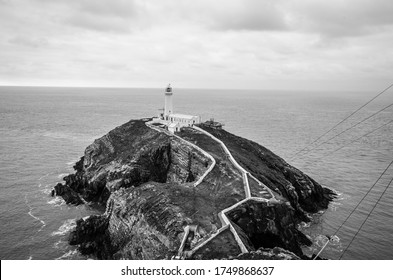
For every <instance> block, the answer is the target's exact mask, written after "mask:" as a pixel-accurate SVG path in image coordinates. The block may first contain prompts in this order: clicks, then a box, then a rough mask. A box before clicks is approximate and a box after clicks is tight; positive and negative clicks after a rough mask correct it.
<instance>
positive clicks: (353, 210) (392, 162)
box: [314, 160, 393, 259]
mask: <svg viewBox="0 0 393 280" xmlns="http://www.w3.org/2000/svg"><path fill="white" fill-rule="evenodd" d="M392 164H393V160H392V161H391V162H390V163H389V165H388V166H387V167H386V168H385V170H384V171H383V172H382V174H381V175H380V176H379V177H378V179H377V180H376V181H375V183H374V184H373V185H372V186H371V188H370V189H369V190H368V191H367V193H366V194H365V195H364V196H363V198H362V199H361V200H360V201H359V203H358V204H357V205H356V206H355V208H353V209H352V211H351V213H350V214H349V215H348V216H347V218H346V219H345V221H344V222H342V223H341V225H340V226H339V227H338V229H337V230H336V231H335V232H334V234H333V235H332V236H335V235H336V234H337V233H338V232H339V231H340V229H341V228H342V226H343V225H344V224H345V223H346V222H347V221H348V219H349V218H350V217H351V216H352V214H353V213H354V212H355V210H356V209H357V208H358V207H359V205H360V204H361V203H362V202H363V200H364V199H365V198H366V197H367V195H368V194H369V193H370V192H371V190H372V189H373V188H374V187H375V185H376V184H377V183H378V181H379V180H380V179H381V178H382V176H383V175H384V174H385V173H386V171H387V170H388V169H389V167H390V166H391V165H392ZM329 241H330V240H328V242H329ZM326 245H327V244H326ZM325 247H326V246H324V247H322V249H321V250H320V251H319V252H318V254H317V256H319V254H320V253H321V252H322V251H323V250H324V249H325ZM314 259H315V258H314Z"/></svg>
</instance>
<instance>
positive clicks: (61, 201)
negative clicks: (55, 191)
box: [47, 196, 66, 207]
mask: <svg viewBox="0 0 393 280" xmlns="http://www.w3.org/2000/svg"><path fill="white" fill-rule="evenodd" d="M47 203H48V204H51V205H54V206H57V207H59V206H63V205H65V204H66V202H65V200H64V199H62V198H61V197H60V196H56V197H54V198H53V199H51V200H49V201H48V202H47Z"/></svg>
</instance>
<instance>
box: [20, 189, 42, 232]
mask: <svg viewBox="0 0 393 280" xmlns="http://www.w3.org/2000/svg"><path fill="white" fill-rule="evenodd" d="M25 203H26V205H27V207H29V212H27V214H28V215H29V216H30V217H32V218H33V219H34V220H36V221H39V222H40V223H41V227H40V229H39V230H38V232H40V231H41V230H42V229H43V228H44V227H45V226H46V223H45V221H44V220H42V219H40V218H39V217H37V216H35V215H34V214H33V210H34V207H32V206H31V205H30V204H29V201H28V200H27V195H25Z"/></svg>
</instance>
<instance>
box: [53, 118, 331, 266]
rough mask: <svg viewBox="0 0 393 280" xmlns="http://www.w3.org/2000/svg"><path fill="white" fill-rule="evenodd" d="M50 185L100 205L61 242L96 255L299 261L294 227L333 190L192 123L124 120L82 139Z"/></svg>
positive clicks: (262, 151)
mask: <svg viewBox="0 0 393 280" xmlns="http://www.w3.org/2000/svg"><path fill="white" fill-rule="evenodd" d="M74 169H75V173H74V174H70V175H68V176H66V177H64V181H65V182H64V183H63V184H61V183H59V184H57V185H56V186H55V187H54V191H53V192H52V194H53V195H58V196H62V197H63V198H64V200H65V201H66V202H67V203H70V204H75V205H78V204H82V203H89V204H93V205H96V206H102V207H105V210H104V211H103V214H102V215H94V216H90V217H88V218H85V219H80V220H78V221H77V226H76V228H75V229H74V230H73V231H72V232H71V234H70V236H69V243H70V244H71V245H76V246H78V249H79V251H80V252H81V253H82V254H86V255H91V256H94V257H96V258H98V259H172V258H176V259H301V258H306V256H304V255H303V253H302V250H301V246H303V245H306V246H308V245H311V241H310V240H309V239H308V238H307V237H306V236H305V235H304V234H303V233H302V232H300V231H299V230H298V227H297V225H298V224H299V223H300V222H302V221H309V219H310V214H311V213H315V212H317V211H319V210H321V209H326V208H327V207H328V204H329V202H330V201H331V200H332V199H333V198H334V197H335V194H334V192H332V191H331V190H329V189H328V188H325V187H322V186H321V185H320V184H318V183H317V182H316V181H314V180H313V179H312V178H310V177H309V176H307V175H306V174H304V173H303V172H301V171H300V170H298V169H296V168H295V167H293V166H291V165H289V164H288V163H287V162H285V161H284V160H283V159H282V158H280V157H279V156H277V155H275V154H274V153H273V152H271V151H270V150H268V149H266V148H264V147H262V146H261V145H259V144H257V143H255V142H252V141H250V140H247V139H244V138H241V137H239V136H236V135H233V134H231V133H229V132H227V131H225V130H224V129H222V128H221V127H215V126H212V125H211V124H209V123H200V124H197V125H195V126H192V127H182V128H181V129H179V131H176V132H175V133H169V132H168V131H167V130H166V129H165V127H163V125H162V124H160V123H155V122H154V119H141V120H131V121H129V122H127V123H125V124H123V125H121V126H119V127H117V128H115V129H113V130H112V131H110V132H109V133H108V134H106V135H105V136H103V137H101V138H99V139H97V140H95V141H94V143H92V144H91V145H89V146H88V147H87V148H86V150H85V153H84V156H83V157H81V159H80V160H79V161H78V162H77V163H76V164H75V166H74Z"/></svg>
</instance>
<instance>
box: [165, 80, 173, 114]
mask: <svg viewBox="0 0 393 280" xmlns="http://www.w3.org/2000/svg"><path fill="white" fill-rule="evenodd" d="M172 95H173V92H172V87H171V84H169V85H168V86H167V87H166V89H165V107H164V120H168V116H169V115H171V114H173V103H172Z"/></svg>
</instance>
